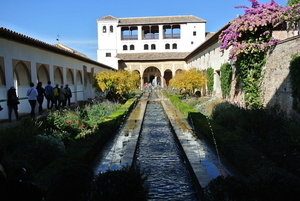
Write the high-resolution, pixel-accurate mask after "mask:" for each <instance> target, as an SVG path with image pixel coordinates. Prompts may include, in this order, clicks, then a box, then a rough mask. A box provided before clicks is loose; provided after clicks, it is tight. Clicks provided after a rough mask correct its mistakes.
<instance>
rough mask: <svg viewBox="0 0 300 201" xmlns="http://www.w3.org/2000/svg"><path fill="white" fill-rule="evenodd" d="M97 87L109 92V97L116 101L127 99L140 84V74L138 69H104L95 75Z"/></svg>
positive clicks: (100, 90)
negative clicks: (131, 70)
mask: <svg viewBox="0 0 300 201" xmlns="http://www.w3.org/2000/svg"><path fill="white" fill-rule="evenodd" d="M95 80H96V82H95V84H94V86H95V88H96V90H97V91H99V92H107V96H106V97H107V98H108V99H111V100H113V101H116V102H120V101H123V100H125V99H126V98H127V97H128V95H129V93H131V92H133V91H135V90H136V89H137V87H138V86H139V84H140V83H139V81H140V76H139V74H138V73H137V72H136V71H133V72H130V71H124V70H120V71H103V72H99V73H97V74H96V75H95Z"/></svg>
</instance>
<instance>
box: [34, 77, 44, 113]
mask: <svg viewBox="0 0 300 201" xmlns="http://www.w3.org/2000/svg"><path fill="white" fill-rule="evenodd" d="M36 90H37V92H38V96H37V102H38V103H39V114H43V102H44V96H46V93H45V89H44V88H43V87H42V82H39V83H38V84H37V86H36Z"/></svg>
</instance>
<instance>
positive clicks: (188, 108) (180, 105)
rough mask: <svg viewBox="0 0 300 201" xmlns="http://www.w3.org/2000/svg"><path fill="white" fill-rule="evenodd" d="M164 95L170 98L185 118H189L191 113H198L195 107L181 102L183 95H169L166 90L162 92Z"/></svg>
mask: <svg viewBox="0 0 300 201" xmlns="http://www.w3.org/2000/svg"><path fill="white" fill-rule="evenodd" d="M162 94H163V95H164V96H165V97H167V98H169V99H170V101H171V103H172V104H173V105H174V106H176V107H177V108H178V109H179V111H180V112H181V113H182V114H183V115H184V116H185V117H188V115H189V113H190V112H197V110H195V109H194V107H193V106H191V105H188V104H185V103H182V102H181V100H180V97H182V96H181V95H169V94H168V92H167V91H165V90H162Z"/></svg>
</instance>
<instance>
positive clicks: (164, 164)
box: [135, 93, 198, 201]
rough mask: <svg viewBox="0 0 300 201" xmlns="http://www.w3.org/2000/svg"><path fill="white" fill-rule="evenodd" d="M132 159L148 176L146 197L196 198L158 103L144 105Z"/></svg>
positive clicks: (173, 200)
mask: <svg viewBox="0 0 300 201" xmlns="http://www.w3.org/2000/svg"><path fill="white" fill-rule="evenodd" d="M152 94H154V93H152ZM135 160H136V164H137V165H139V166H140V168H141V170H144V172H145V173H146V174H148V175H149V176H148V181H147V185H148V186H149V195H150V197H151V198H150V199H149V200H172V201H175V200H198V197H197V194H196V191H195V190H194V188H193V183H192V181H191V177H190V175H189V172H188V170H187V167H186V165H185V162H184V160H183V158H182V156H181V153H180V151H179V149H178V146H177V145H176V141H175V139H174V135H173V133H172V130H171V128H170V127H169V123H168V119H167V117H166V116H165V114H164V111H163V107H162V105H161V104H160V103H158V102H151V101H150V102H148V104H147V108H146V113H145V118H144V122H143V127H142V131H141V134H140V138H139V142H138V148H137V154H136V158H135Z"/></svg>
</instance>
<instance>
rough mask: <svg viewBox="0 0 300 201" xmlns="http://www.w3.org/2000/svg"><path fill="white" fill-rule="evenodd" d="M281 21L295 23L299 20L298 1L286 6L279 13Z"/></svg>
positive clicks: (299, 7) (299, 5)
mask: <svg viewBox="0 0 300 201" xmlns="http://www.w3.org/2000/svg"><path fill="white" fill-rule="evenodd" d="M281 20H282V21H283V22H290V23H295V22H298V21H299V20H300V2H299V1H298V3H294V4H291V5H289V6H288V7H286V9H285V11H284V12H283V13H282V14H281Z"/></svg>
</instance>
